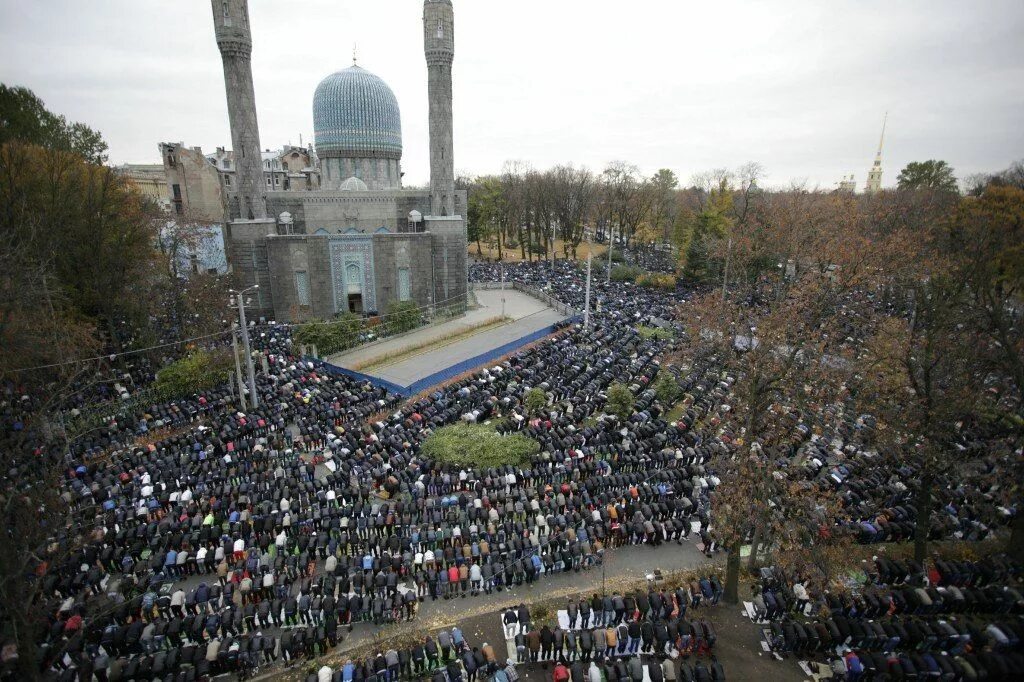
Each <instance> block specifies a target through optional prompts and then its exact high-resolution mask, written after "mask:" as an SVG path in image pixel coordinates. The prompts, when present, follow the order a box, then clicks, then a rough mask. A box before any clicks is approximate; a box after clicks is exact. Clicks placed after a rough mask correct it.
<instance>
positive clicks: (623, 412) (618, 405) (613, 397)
mask: <svg viewBox="0 0 1024 682" xmlns="http://www.w3.org/2000/svg"><path fill="white" fill-rule="evenodd" d="M633 403H634V400H633V392H632V391H630V390H629V388H628V387H627V386H626V385H625V384H620V383H618V382H616V383H614V384H612V385H611V386H609V387H608V404H607V405H606V408H607V410H608V412H611V413H612V414H614V415H616V416H617V417H619V418H620V419H628V418H629V416H630V415H631V414H633Z"/></svg>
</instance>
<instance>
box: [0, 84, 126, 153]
mask: <svg viewBox="0 0 1024 682" xmlns="http://www.w3.org/2000/svg"><path fill="white" fill-rule="evenodd" d="M11 140H20V141H22V142H27V143H29V144H34V145H38V146H40V147H44V148H46V149H51V150H55V151H65V152H72V153H74V154H78V155H79V156H81V157H83V158H84V159H85V160H87V161H89V162H91V163H103V162H105V161H106V160H107V143H106V142H104V141H103V136H102V135H100V133H99V132H98V131H96V130H93V129H92V128H90V127H89V126H87V125H85V124H84V123H77V122H75V123H72V122H69V121H68V120H67V119H66V118H64V117H63V116H61V115H59V114H55V113H53V112H51V111H49V110H48V109H47V108H46V105H44V104H43V101H42V100H41V99H39V98H38V97H37V96H36V95H35V93H34V92H32V91H31V90H29V89H28V88H23V87H18V86H13V87H11V86H8V85H4V84H2V83H0V145H3V144H5V143H7V142H9V141H11Z"/></svg>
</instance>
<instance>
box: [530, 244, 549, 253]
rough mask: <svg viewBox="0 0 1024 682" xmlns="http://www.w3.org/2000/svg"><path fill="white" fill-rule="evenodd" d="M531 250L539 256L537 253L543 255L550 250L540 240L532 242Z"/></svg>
mask: <svg viewBox="0 0 1024 682" xmlns="http://www.w3.org/2000/svg"><path fill="white" fill-rule="evenodd" d="M529 251H530V253H532V254H533V255H535V256H537V255H541V256H542V255H544V254H545V253H547V252H548V250H547V249H546V248H544V245H543V244H541V243H540V242H533V243H532V244H530V246H529Z"/></svg>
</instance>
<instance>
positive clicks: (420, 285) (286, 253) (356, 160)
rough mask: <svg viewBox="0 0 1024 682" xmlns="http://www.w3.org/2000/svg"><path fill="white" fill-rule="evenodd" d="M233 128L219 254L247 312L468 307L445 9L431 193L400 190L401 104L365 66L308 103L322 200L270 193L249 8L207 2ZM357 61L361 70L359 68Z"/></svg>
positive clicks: (432, 39) (437, 45) (280, 316)
mask: <svg viewBox="0 0 1024 682" xmlns="http://www.w3.org/2000/svg"><path fill="white" fill-rule="evenodd" d="M212 5H213V16H214V26H215V31H216V37H217V45H218V47H219V49H220V53H221V58H222V61H223V63H224V82H225V91H226V94H227V101H228V114H229V117H230V122H231V138H232V143H233V146H234V149H233V175H234V179H233V182H232V183H231V186H230V188H228V191H227V212H228V220H227V222H226V226H225V244H226V248H227V255H228V261H229V263H230V264H231V268H232V270H233V271H234V272H235V273H236V274H237V276H238V278H239V282H240V284H241V285H242V286H251V285H253V284H259V288H258V290H256V292H255V293H254V295H253V299H252V300H253V305H254V307H255V308H257V309H258V311H259V314H261V315H263V316H266V317H272V318H274V319H276V320H279V321H303V320H309V319H330V318H332V317H334V316H335V315H338V314H340V313H343V312H346V311H352V312H357V313H374V312H378V313H383V312H385V311H386V309H387V306H388V304H389V303H390V302H392V301H405V300H412V301H416V303H417V304H419V305H420V306H421V307H424V308H428V307H432V306H437V307H441V306H443V307H446V308H452V307H454V308H457V307H459V306H460V305H461V306H464V305H465V300H466V290H467V259H466V248H467V236H466V224H465V221H464V219H463V216H464V215H465V212H466V199H467V198H466V193H465V192H464V191H456V190H455V181H454V159H453V156H452V148H453V145H452V138H453V130H452V127H453V124H452V87H451V67H452V60H453V57H454V52H455V41H454V28H455V27H454V12H453V8H452V3H451V0H425V2H424V3H423V26H424V53H425V56H426V61H427V73H428V97H429V112H430V113H429V115H430V121H429V130H430V187H429V188H428V189H427V190H423V189H404V188H403V187H402V166H401V161H402V120H401V111H400V109H399V104H398V99H397V98H396V97H395V94H394V92H392V90H391V88H390V87H388V85H387V83H385V82H384V81H383V80H382V79H381V78H379V77H378V76H376V75H374V74H373V73H371V72H370V71H369V70H367V69H365V68H363V67H362V66H360V65H357V64H355V63H353V65H352V66H350V67H348V68H346V69H342V70H340V71H337V72H335V73H333V74H331V75H329V76H327V77H326V78H324V79H323V80H322V81H321V82H320V84H319V85H318V86H317V88H316V90H315V92H314V93H313V125H314V143H315V144H314V148H315V155H314V157H313V158H315V159H316V160H317V163H318V165H319V166H318V178H319V183H318V185H317V187H316V188H315V189H310V190H306V191H286V190H284V189H283V188H282V189H278V188H277V186H276V185H273V184H271V185H270V186H269V187H268V185H267V182H266V177H265V174H264V168H263V159H262V156H261V147H260V140H259V122H258V119H257V116H256V107H255V95H254V92H253V84H252V68H251V59H250V58H251V54H252V34H251V31H250V26H249V7H248V1H247V0H212ZM353 61H354V60H353Z"/></svg>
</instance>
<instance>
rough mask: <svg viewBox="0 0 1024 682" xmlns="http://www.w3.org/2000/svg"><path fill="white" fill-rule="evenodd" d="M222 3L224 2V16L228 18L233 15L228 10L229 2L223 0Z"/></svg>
mask: <svg viewBox="0 0 1024 682" xmlns="http://www.w3.org/2000/svg"><path fill="white" fill-rule="evenodd" d="M221 4H222V6H223V8H224V18H225V19H227V18H228V17H230V16H231V12H230V11H229V10H228V3H227V2H223V3H221Z"/></svg>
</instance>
